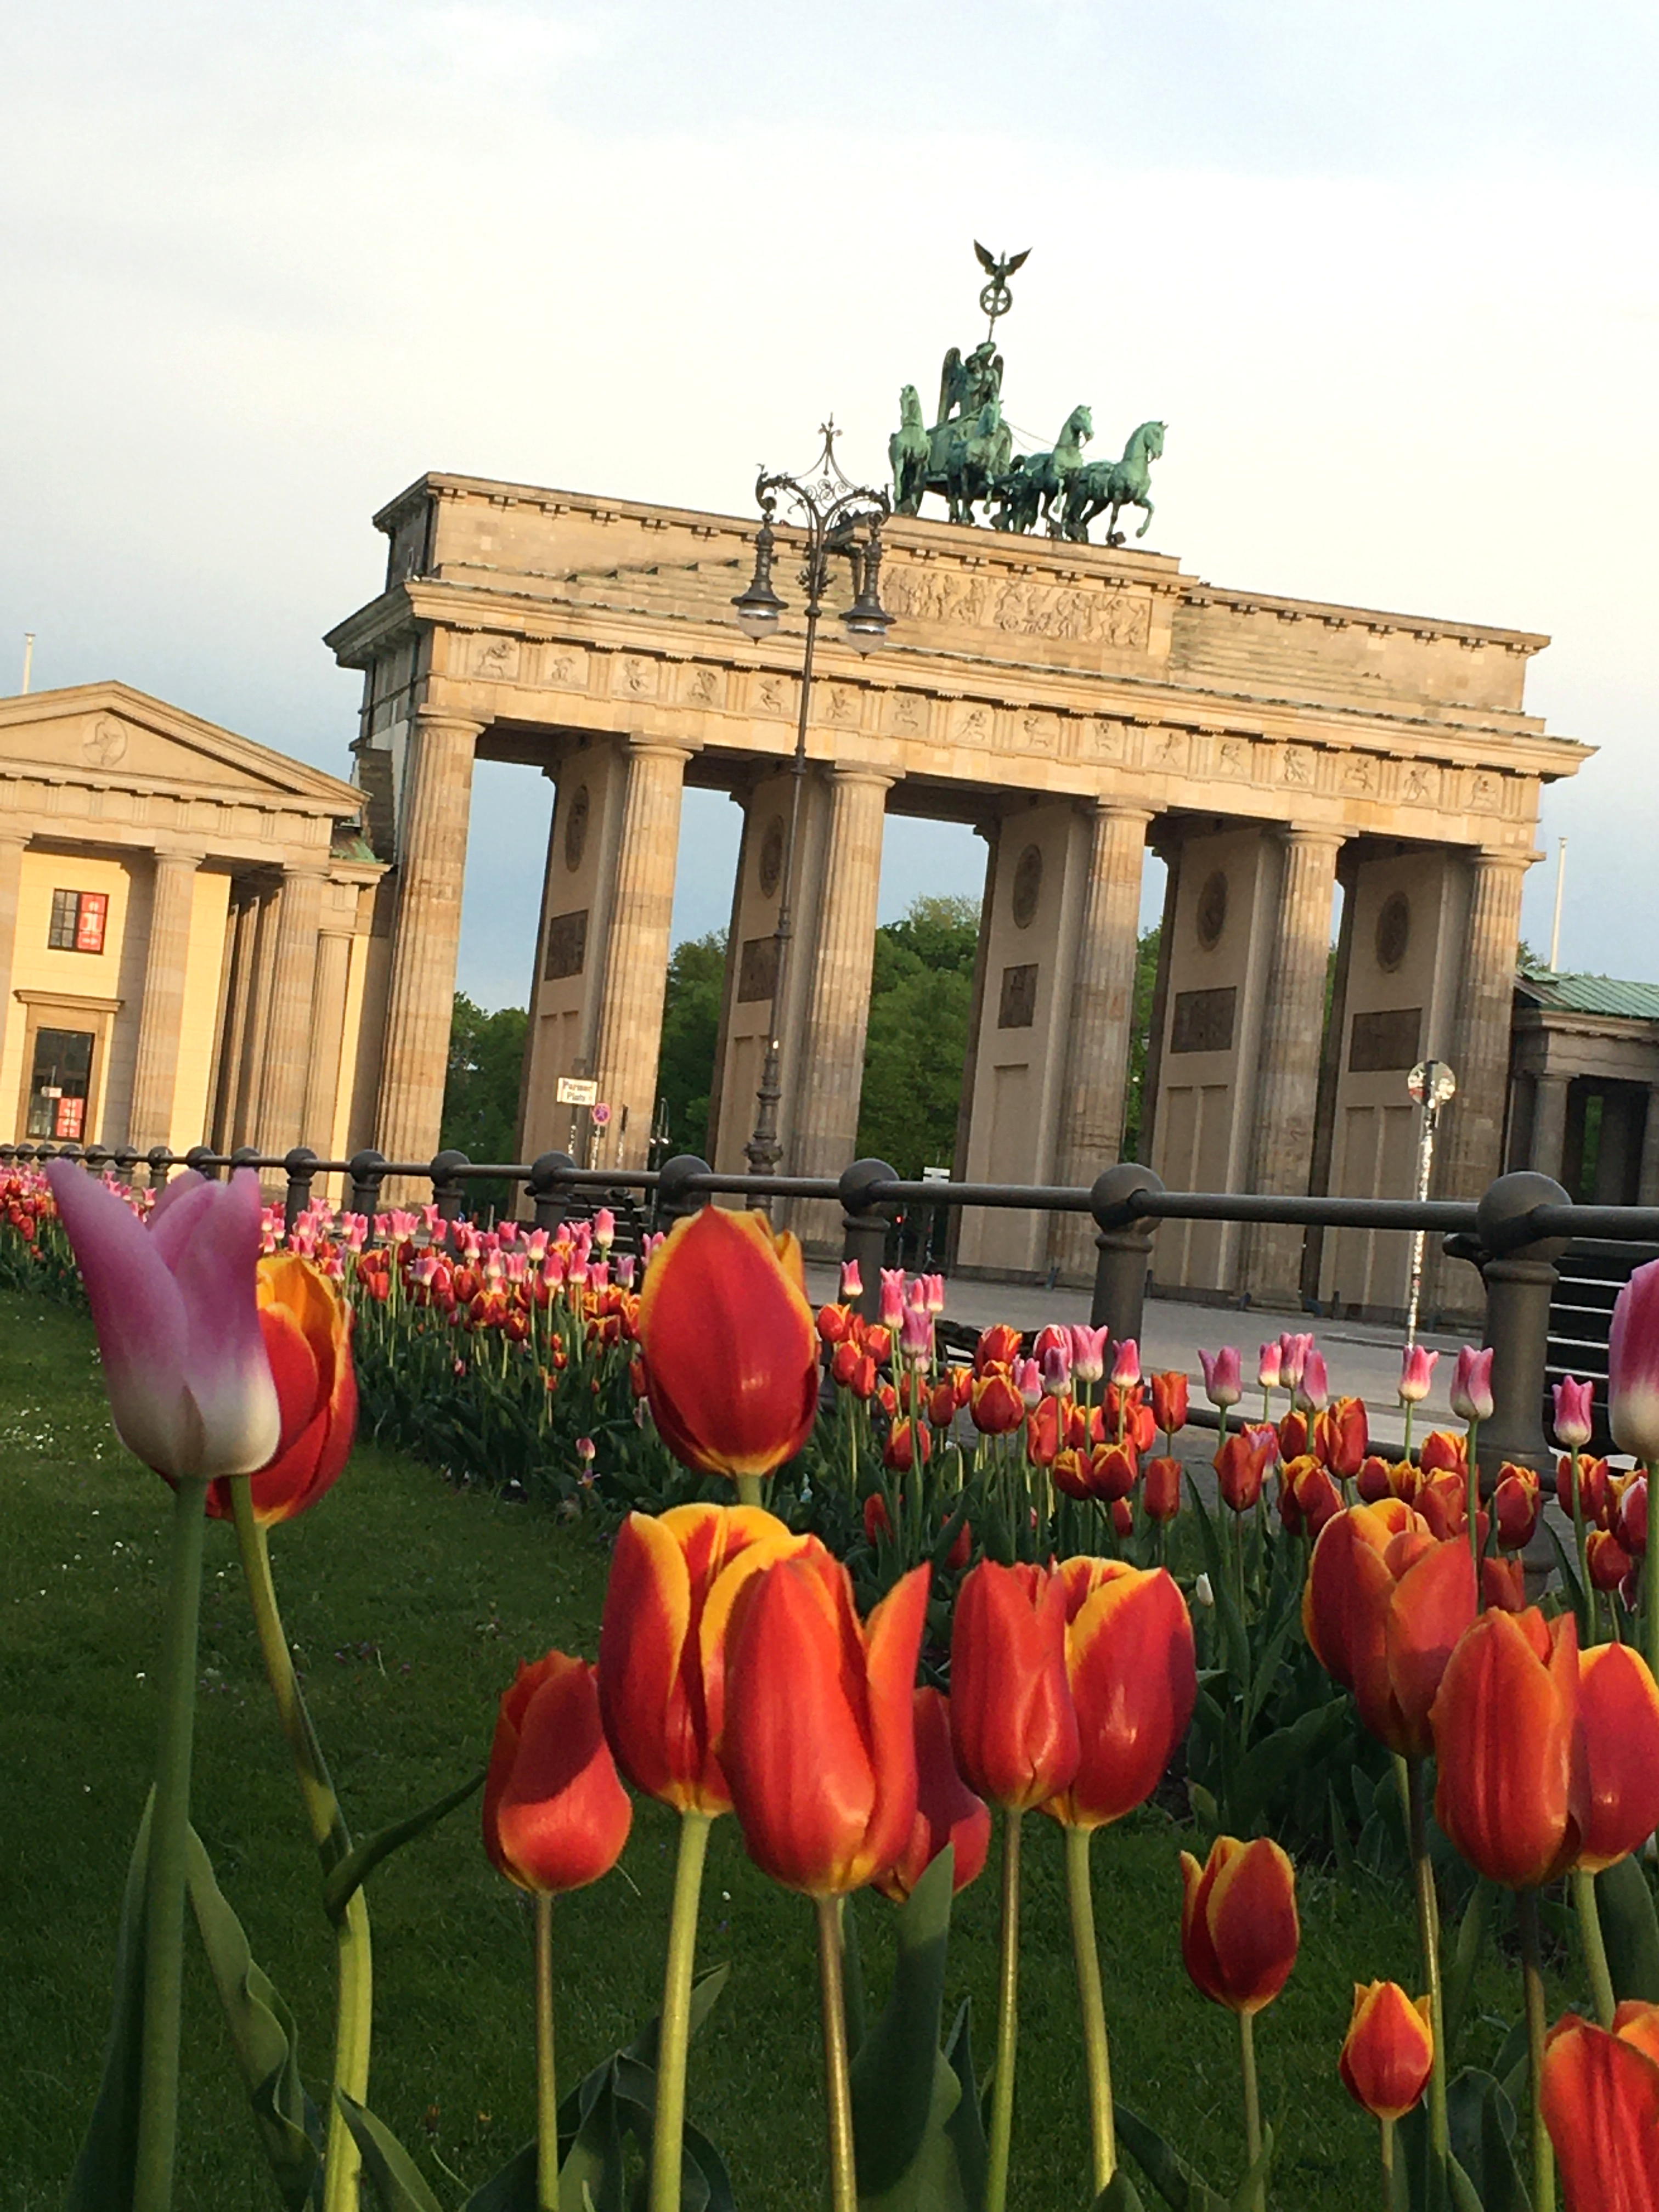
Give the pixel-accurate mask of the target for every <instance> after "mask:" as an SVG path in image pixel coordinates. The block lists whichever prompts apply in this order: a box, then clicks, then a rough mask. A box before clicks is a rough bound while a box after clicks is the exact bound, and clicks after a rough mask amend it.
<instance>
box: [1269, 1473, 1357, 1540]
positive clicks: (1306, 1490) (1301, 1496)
mask: <svg viewBox="0 0 1659 2212" xmlns="http://www.w3.org/2000/svg"><path fill="white" fill-rule="evenodd" d="M1341 1510H1342V1493H1341V1492H1340V1490H1339V1489H1338V1488H1337V1486H1336V1484H1335V1481H1334V1480H1333V1478H1332V1476H1331V1475H1330V1474H1328V1471H1327V1470H1326V1469H1325V1468H1323V1467H1322V1466H1321V1465H1320V1463H1319V1462H1318V1461H1317V1460H1316V1459H1314V1458H1312V1457H1311V1456H1310V1457H1306V1458H1303V1459H1293V1460H1290V1461H1288V1462H1286V1463H1285V1466H1283V1467H1281V1468H1280V1469H1279V1519H1280V1520H1281V1521H1282V1522H1284V1524H1285V1527H1286V1528H1288V1529H1289V1530H1290V1532H1291V1534H1292V1535H1293V1536H1300V1535H1302V1534H1304V1533H1305V1534H1308V1535H1310V1536H1316V1535H1317V1534H1319V1532H1320V1530H1321V1529H1322V1528H1323V1527H1324V1525H1325V1523H1326V1522H1328V1520H1330V1519H1331V1518H1332V1516H1334V1515H1335V1514H1338V1513H1340V1511H1341Z"/></svg>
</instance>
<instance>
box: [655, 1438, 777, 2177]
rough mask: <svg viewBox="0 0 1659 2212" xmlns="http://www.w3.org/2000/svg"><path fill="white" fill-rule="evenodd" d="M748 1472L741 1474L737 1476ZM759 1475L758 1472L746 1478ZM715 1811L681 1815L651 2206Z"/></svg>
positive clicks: (674, 2155)
mask: <svg viewBox="0 0 1659 2212" xmlns="http://www.w3.org/2000/svg"><path fill="white" fill-rule="evenodd" d="M743 1479H744V1478H742V1477H739V1480H743ZM747 1479H748V1480H750V1481H758V1480H759V1478H758V1477H757V1476H753V1475H751V1476H750V1477H749V1478H747ZM712 1825H713V1816H712V1815H711V1814H708V1813H682V1814H681V1815H680V1848H679V1857H678V1859H677V1861H676V1863H675V1866H674V1902H673V1905H672V1907H671V1911H670V1913H669V1920H668V1966H667V1970H666V1972H665V1974H664V1977H663V1991H662V2033H661V2035H660V2037H659V2040H658V2045H657V2114H656V2118H655V2121H654V2122H653V2125H652V2130H651V2212H679V2203H680V2167H681V2164H682V2160H683V2151H684V2138H685V2060H686V2053H687V2051H689V2050H690V2045H691V1974H692V1969H693V1967H694V1966H696V1956H697V1901H698V1899H699V1898H700V1897H701V1896H702V1868H703V1861H704V1859H705V1857H707V1856H708V1831H709V1828H710V1827H711V1826H712Z"/></svg>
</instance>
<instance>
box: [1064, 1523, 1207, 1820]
mask: <svg viewBox="0 0 1659 2212" xmlns="http://www.w3.org/2000/svg"><path fill="white" fill-rule="evenodd" d="M1056 1573H1057V1574H1058V1576H1059V1577H1060V1583H1061V1584H1062V1586H1063V1588H1064V1589H1065V1592H1066V1621H1067V1626H1066V1671H1067V1674H1068V1675H1069V1677H1070V1681H1071V1690H1072V1703H1073V1707H1074V1708H1075V1710H1076V1713H1077V1726H1078V1741H1079V1759H1078V1766H1077V1771H1076V1774H1075V1776H1074V1777H1073V1781H1072V1783H1071V1785H1070V1787H1069V1788H1067V1789H1066V1790H1062V1791H1060V1793H1059V1795H1058V1796H1054V1797H1053V1798H1051V1799H1050V1800H1049V1802H1048V1803H1047V1804H1046V1805H1045V1806H1044V1808H1043V1810H1044V1811H1045V1812H1047V1813H1051V1814H1053V1815H1054V1819H1055V1820H1059V1821H1060V1822H1062V1823H1063V1824H1064V1826H1066V1827H1069V1828H1098V1827H1102V1826H1104V1825H1105V1824H1106V1822H1108V1821H1109V1820H1121V1819H1122V1818H1123V1815H1124V1814H1126V1813H1131V1812H1133V1810H1134V1808H1135V1807H1136V1806H1137V1805H1144V1804H1145V1803H1146V1800H1147V1798H1149V1797H1150V1796H1152V1792H1153V1790H1156V1789H1157V1787H1158V1784H1159V1782H1160V1781H1161V1780H1162V1779H1163V1777H1164V1772H1165V1771H1166V1769H1167V1768H1168V1766H1169V1764H1170V1759H1171V1758H1172V1757H1173V1755H1174V1753H1175V1748H1176V1745H1177V1744H1178V1743H1179V1742H1180V1741H1182V1738H1183V1737H1184V1736H1185V1735H1186V1733H1187V1729H1188V1723H1189V1722H1190V1721H1191V1719H1192V1717H1193V1707H1194V1704H1195V1703H1196V1702H1197V1699H1198V1674H1197V1668H1196V1664H1195V1662H1194V1656H1193V1625H1192V1621H1191V1620H1190V1619H1189V1618H1188V1612H1187V1604H1186V1601H1185V1599H1184V1598H1183V1597H1182V1595H1181V1592H1180V1590H1179V1589H1177V1588H1176V1584H1175V1583H1174V1581H1173V1580H1172V1578H1171V1577H1170V1576H1169V1575H1168V1574H1166V1573H1165V1572H1164V1569H1163V1568H1162V1567H1154V1568H1152V1569H1150V1570H1143V1569H1141V1568H1138V1567H1132V1566H1129V1565H1127V1564H1126V1563H1125V1562H1124V1561H1123V1560H1121V1559H1082V1558H1073V1559H1065V1560H1062V1561H1061V1563H1060V1566H1059V1567H1058V1569H1057V1570H1056Z"/></svg>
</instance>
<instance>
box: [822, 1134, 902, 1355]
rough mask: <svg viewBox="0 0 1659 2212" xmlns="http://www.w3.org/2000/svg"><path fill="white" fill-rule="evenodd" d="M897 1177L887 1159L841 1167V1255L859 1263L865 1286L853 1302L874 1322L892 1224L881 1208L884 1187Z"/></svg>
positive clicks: (879, 1298)
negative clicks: (881, 1195) (881, 1193)
mask: <svg viewBox="0 0 1659 2212" xmlns="http://www.w3.org/2000/svg"><path fill="white" fill-rule="evenodd" d="M898 1179H899V1178H898V1170H897V1169H896V1168H890V1167H889V1166H888V1164H887V1163H886V1161H885V1160H854V1163H853V1164H852V1166H851V1167H850V1168H843V1169H842V1172H841V1178H840V1181H839V1182H838V1183H837V1185H836V1189H837V1192H838V1194H839V1195H840V1198H841V1204H842V1220H841V1227H842V1246H841V1256H842V1260H843V1261H848V1260H854V1261H857V1263H858V1271H859V1279H860V1282H861V1284H862V1285H863V1288H862V1289H861V1290H860V1292H859V1295H858V1297H856V1298H855V1299H854V1301H853V1304H854V1307H855V1308H856V1310H858V1312H860V1313H861V1314H862V1315H863V1316H864V1318H865V1319H866V1321H874V1320H875V1318H876V1316H877V1315H878V1313H879V1312H880V1311H881V1270H882V1266H883V1263H884V1261H885V1260H886V1258H887V1231H888V1230H889V1228H890V1226H891V1224H890V1220H889V1218H888V1217H887V1215H886V1214H884V1213H883V1212H881V1211H880V1204H881V1200H880V1192H881V1188H882V1186H883V1185H884V1183H890V1182H897V1181H898Z"/></svg>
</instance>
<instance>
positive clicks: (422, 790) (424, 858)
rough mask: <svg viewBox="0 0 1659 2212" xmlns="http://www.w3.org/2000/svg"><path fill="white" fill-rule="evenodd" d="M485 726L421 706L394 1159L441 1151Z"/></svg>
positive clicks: (387, 1095)
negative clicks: (469, 831)
mask: <svg viewBox="0 0 1659 2212" xmlns="http://www.w3.org/2000/svg"><path fill="white" fill-rule="evenodd" d="M482 726H483V725H482V724H480V723H477V722H469V721H463V720H460V719H459V718H458V717H457V716H455V715H452V714H437V713H435V712H431V711H429V710H428V708H424V707H423V708H421V710H420V711H419V713H418V714H416V719H415V726H414V727H413V729H412V730H411V731H410V740H409V755H408V759H407V762H406V763H405V766H404V804H403V825H402V831H401V835H400V836H399V838H398V914H397V919H396V921H394V922H393V924H392V975H391V980H390V982H389V984H388V986H387V989H386V1034H385V1042H384V1044H383V1046H382V1048H381V1060H380V1097H379V1100H378V1102H377V1104H376V1109H375V1116H374V1127H375V1133H376V1139H375V1140H376V1143H377V1145H378V1146H379V1148H380V1151H381V1152H384V1153H385V1154H386V1158H388V1159H392V1160H429V1159H430V1158H432V1157H433V1155H434V1153H435V1152H436V1151H437V1149H438V1131H439V1125H440V1123H441V1121H442V1119H443V1108H444V1077H445V1074H446V1073H447V1069H448V1066H449V1031H450V1026H451V1024H452V1022H453V1018H454V1012H455V960H456V955H457V953H458V952H459V949H460V941H461V887H462V884H463V881H464V880H465V875H466V826H467V817H468V815H469V813H470V812H471V803H472V758H473V749H474V747H475V745H476V744H477V739H478V735H479V732H480V730H481V728H482Z"/></svg>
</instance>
